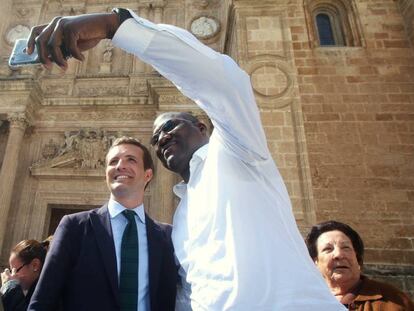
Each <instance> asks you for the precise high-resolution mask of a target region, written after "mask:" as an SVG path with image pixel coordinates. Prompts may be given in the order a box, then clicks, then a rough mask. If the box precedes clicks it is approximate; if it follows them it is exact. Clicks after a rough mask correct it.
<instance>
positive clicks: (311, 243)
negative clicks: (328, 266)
mask: <svg viewBox="0 0 414 311" xmlns="http://www.w3.org/2000/svg"><path fill="white" fill-rule="evenodd" d="M335 230H337V231H341V232H342V233H343V234H345V235H346V236H347V237H348V238H349V239H350V240H351V242H352V246H353V248H354V250H355V253H356V257H357V260H358V263H359V265H360V266H361V267H362V265H363V263H364V242H362V239H361V237H360V236H359V234H358V233H357V232H356V231H355V230H354V229H352V228H351V227H350V226H348V225H347V224H344V223H342V222H339V221H334V220H329V221H325V222H321V223H319V224H317V225H315V226H313V227H312V228H311V230H310V232H309V234H308V236H307V237H306V240H305V242H306V246H307V247H308V251H309V255H310V256H311V258H312V259H313V260H315V259H316V258H317V257H318V248H317V241H318V238H319V236H320V235H321V234H323V233H325V232H329V231H335Z"/></svg>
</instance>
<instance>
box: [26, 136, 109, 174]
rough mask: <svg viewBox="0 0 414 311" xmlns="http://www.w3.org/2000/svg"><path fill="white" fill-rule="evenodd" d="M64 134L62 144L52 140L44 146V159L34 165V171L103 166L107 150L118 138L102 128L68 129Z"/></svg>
mask: <svg viewBox="0 0 414 311" xmlns="http://www.w3.org/2000/svg"><path fill="white" fill-rule="evenodd" d="M64 135H65V138H64V142H63V143H62V144H61V145H60V146H59V145H57V144H55V143H54V142H53V140H50V141H49V143H48V144H46V145H45V146H44V147H43V151H42V159H41V160H40V161H38V162H36V163H34V164H33V165H32V167H31V169H32V172H33V169H37V168H74V169H99V168H102V167H104V164H105V156H106V152H107V150H108V148H109V146H110V145H111V144H112V142H113V140H114V139H115V138H116V137H115V136H110V135H108V134H107V132H106V131H104V130H101V129H81V130H79V131H76V132H72V131H66V132H65V134H64Z"/></svg>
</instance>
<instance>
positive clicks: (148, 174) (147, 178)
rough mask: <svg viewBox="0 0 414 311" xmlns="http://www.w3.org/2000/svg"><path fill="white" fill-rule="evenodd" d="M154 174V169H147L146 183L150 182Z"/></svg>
mask: <svg viewBox="0 0 414 311" xmlns="http://www.w3.org/2000/svg"><path fill="white" fill-rule="evenodd" d="M153 175H154V173H153V171H152V169H150V168H148V169H146V170H145V175H144V176H145V183H146V184H148V183H149V182H150V180H151V179H152V176H153Z"/></svg>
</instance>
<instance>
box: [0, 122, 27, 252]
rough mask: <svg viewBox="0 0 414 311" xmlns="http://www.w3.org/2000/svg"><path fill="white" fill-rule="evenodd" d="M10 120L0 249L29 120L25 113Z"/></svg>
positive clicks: (0, 196) (1, 179)
mask: <svg viewBox="0 0 414 311" xmlns="http://www.w3.org/2000/svg"><path fill="white" fill-rule="evenodd" d="M8 120H9V122H10V127H9V137H8V139H7V146H6V150H5V154H4V159H3V164H2V166H1V172H0V250H2V248H3V242H4V234H5V232H6V230H7V226H8V215H9V210H10V203H11V200H12V194H13V189H14V181H15V178H16V172H17V165H18V163H19V153H20V149H21V146H22V141H23V135H24V132H25V130H26V128H27V126H28V120H27V118H26V116H25V115H24V114H13V115H11V116H10V117H9V118H8Z"/></svg>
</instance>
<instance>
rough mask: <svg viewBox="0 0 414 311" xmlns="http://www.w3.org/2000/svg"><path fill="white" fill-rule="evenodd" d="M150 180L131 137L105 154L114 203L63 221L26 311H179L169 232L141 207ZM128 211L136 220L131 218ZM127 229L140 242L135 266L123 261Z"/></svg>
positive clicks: (143, 153) (144, 153)
mask: <svg viewBox="0 0 414 311" xmlns="http://www.w3.org/2000/svg"><path fill="white" fill-rule="evenodd" d="M152 174H153V162H152V159H151V155H150V153H149V151H148V150H147V148H146V147H145V146H143V145H142V144H141V143H140V142H139V141H137V140H135V139H133V138H128V137H121V138H118V139H117V140H115V141H114V143H113V144H112V146H111V148H110V149H109V151H108V154H107V156H106V182H107V185H108V188H109V190H110V192H111V197H110V199H109V202H108V203H107V204H105V205H104V206H102V207H101V208H99V209H95V210H91V211H87V212H81V213H76V214H72V215H68V216H65V217H64V218H63V219H62V221H61V222H60V224H59V226H58V228H57V229H56V232H55V235H54V239H53V242H52V245H51V248H50V250H49V253H48V255H47V258H46V262H45V265H44V268H43V271H42V274H41V276H40V279H39V283H38V285H37V288H36V290H35V292H34V294H33V297H32V299H31V303H30V305H29V308H28V310H31V311H34V310H38V311H47V310H56V309H57V308H58V307H61V308H63V310H70V311H74V310H76V311H81V310H85V311H86V310H87V311H93V310H99V311H105V310H108V311H109V310H111V311H112V310H122V311H124V310H137V309H138V310H139V311H168V310H174V305H175V295H176V283H177V269H176V266H175V262H174V255H173V247H172V243H171V238H170V233H171V227H170V226H169V225H163V224H157V223H155V222H154V221H153V220H152V219H151V218H149V217H148V216H147V215H146V214H145V212H144V206H143V200H144V189H145V187H146V186H147V184H148V183H149V181H150V180H151V178H152ZM131 211H133V212H135V214H133V216H132V220H131V219H130V218H128V217H126V214H128V215H129V213H130V212H131ZM134 218H135V224H134V221H133V219H134ZM135 227H136V229H135ZM127 228H129V229H128V230H133V232H135V236H138V241H137V242H136V244H135V245H136V248H135V249H133V251H132V253H133V255H134V256H136V257H134V258H137V259H136V260H135V259H133V260H131V259H125V258H124V257H123V256H125V255H124V254H125V253H126V252H128V250H127V251H126V250H125V247H124V243H126V242H124V241H125V239H126V237H125V234H126V232H127V231H128V230H127ZM131 232H132V231H131ZM135 241H136V239H135ZM129 247H130V246H129ZM130 248H131V247H130ZM129 251H130V250H129ZM128 260H129V267H128V269H131V268H132V270H135V272H133V273H136V274H135V278H131V274H129V275H128V276H127V278H128V277H129V281H131V280H132V279H133V280H134V281H133V282H129V284H127V285H125V284H126V283H125V278H124V276H125V273H127V272H126V271H127V268H126V267H127V266H128V263H126V261H128ZM136 270H138V271H136ZM127 282H128V280H127ZM136 283H138V284H136ZM123 284H124V285H123ZM128 286H132V289H131V287H130V288H128ZM125 288H126V289H125ZM128 290H129V292H127V291H128ZM125 297H127V298H125ZM125 299H126V300H129V302H128V303H127V305H128V306H126V304H125ZM131 299H132V301H133V302H132V303H131Z"/></svg>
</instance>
